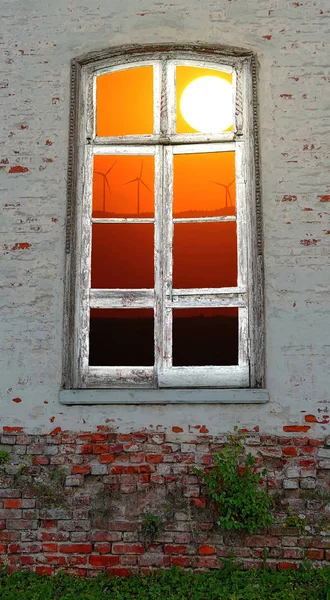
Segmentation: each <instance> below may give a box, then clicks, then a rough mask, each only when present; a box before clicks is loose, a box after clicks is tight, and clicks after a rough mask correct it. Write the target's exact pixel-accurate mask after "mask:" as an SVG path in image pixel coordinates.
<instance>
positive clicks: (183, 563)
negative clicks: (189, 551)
mask: <svg viewBox="0 0 330 600" xmlns="http://www.w3.org/2000/svg"><path fill="white" fill-rule="evenodd" d="M190 563H191V559H190V558H189V557H188V556H171V566H172V567H182V568H185V567H190Z"/></svg>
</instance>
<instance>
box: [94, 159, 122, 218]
mask: <svg viewBox="0 0 330 600" xmlns="http://www.w3.org/2000/svg"><path fill="white" fill-rule="evenodd" d="M116 162H117V161H116V160H115V162H114V163H113V164H112V165H111V167H110V169H108V170H107V172H106V173H100V172H99V171H95V175H101V176H102V177H103V212H104V213H105V186H107V188H108V190H109V195H110V197H111V187H110V184H109V181H108V175H109V173H111V171H112V169H113V168H114V166H115V164H116Z"/></svg>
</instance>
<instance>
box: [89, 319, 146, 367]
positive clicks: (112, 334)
mask: <svg viewBox="0 0 330 600" xmlns="http://www.w3.org/2000/svg"><path fill="white" fill-rule="evenodd" d="M153 312H154V311H153V309H152V308H150V309H149V308H145V309H99V308H94V309H92V310H91V313H90V331H89V364H90V365H93V366H100V367H102V366H108V367H110V366H114V367H116V366H119V367H125V366H126V367H129V366H132V367H136V366H151V365H153V364H154V315H153Z"/></svg>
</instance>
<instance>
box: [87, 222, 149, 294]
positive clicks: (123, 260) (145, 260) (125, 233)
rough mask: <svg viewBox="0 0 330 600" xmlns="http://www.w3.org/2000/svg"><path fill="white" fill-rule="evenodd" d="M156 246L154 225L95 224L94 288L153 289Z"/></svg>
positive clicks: (93, 238) (93, 248)
mask: <svg viewBox="0 0 330 600" xmlns="http://www.w3.org/2000/svg"><path fill="white" fill-rule="evenodd" d="M153 246H154V226H153V224H150V225H149V224H147V225H146V224H141V225H140V224H131V223H130V224H117V223H116V224H114V225H109V224H93V226H92V288H103V289H113V288H131V289H132V288H133V289H134V288H137V289H139V288H153V287H154V251H153Z"/></svg>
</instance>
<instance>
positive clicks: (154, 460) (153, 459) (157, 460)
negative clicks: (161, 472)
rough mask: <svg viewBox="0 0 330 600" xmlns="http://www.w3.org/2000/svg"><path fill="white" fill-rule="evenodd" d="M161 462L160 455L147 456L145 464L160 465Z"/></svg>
mask: <svg viewBox="0 0 330 600" xmlns="http://www.w3.org/2000/svg"><path fill="white" fill-rule="evenodd" d="M162 460H163V456H162V454H147V455H146V462H148V463H160V462H162Z"/></svg>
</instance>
